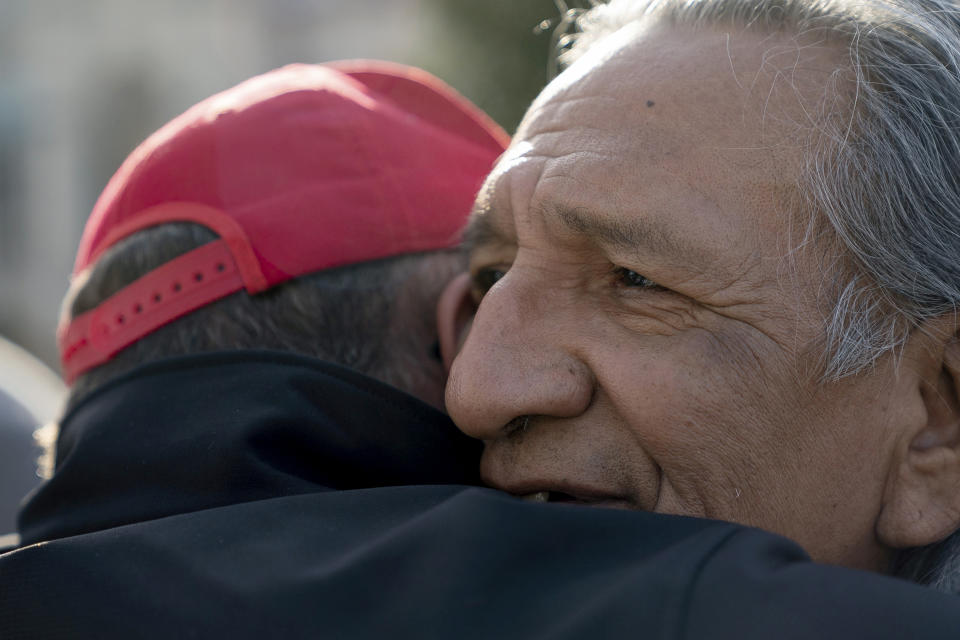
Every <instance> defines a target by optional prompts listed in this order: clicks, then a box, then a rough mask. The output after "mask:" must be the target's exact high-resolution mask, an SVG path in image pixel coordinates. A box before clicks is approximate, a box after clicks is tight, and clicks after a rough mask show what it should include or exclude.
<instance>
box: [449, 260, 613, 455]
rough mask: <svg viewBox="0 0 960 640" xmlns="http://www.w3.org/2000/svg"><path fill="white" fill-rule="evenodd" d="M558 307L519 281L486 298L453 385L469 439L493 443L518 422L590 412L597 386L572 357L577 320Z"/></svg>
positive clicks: (454, 410) (513, 277)
mask: <svg viewBox="0 0 960 640" xmlns="http://www.w3.org/2000/svg"><path fill="white" fill-rule="evenodd" d="M557 302H558V301H557V300H556V298H555V297H553V298H551V296H549V295H547V293H546V292H543V291H541V290H537V288H536V287H535V286H530V285H527V284H525V283H524V281H523V278H522V276H519V275H518V274H514V273H510V274H508V275H507V276H506V277H505V278H504V279H503V280H502V281H501V282H500V283H498V285H497V286H495V287H494V288H493V289H491V290H490V291H489V292H488V293H487V295H486V296H485V297H484V299H483V301H482V303H481V304H480V307H479V309H477V315H476V318H475V319H474V323H473V327H472V328H471V330H470V335H469V336H468V337H467V340H466V342H465V343H464V345H463V349H462V350H461V352H460V353H459V355H458V356H457V358H456V360H455V361H454V363H453V368H452V369H451V372H450V379H449V381H448V383H447V393H446V403H447V410H448V411H449V413H450V417H451V418H453V421H454V422H456V423H457V426H459V427H460V429H461V430H462V431H463V432H465V433H466V434H468V435H470V436H473V437H475V438H480V439H483V440H495V439H496V438H498V437H500V436H501V435H503V434H504V433H506V431H507V429H508V425H509V423H510V422H511V421H512V420H514V419H515V418H519V417H522V416H553V417H558V418H569V417H574V416H577V415H580V414H581V413H583V412H584V411H585V410H586V409H587V407H588V406H590V402H591V400H592V398H593V392H594V386H595V383H594V378H593V374H592V372H591V371H590V369H589V367H588V366H587V365H586V363H585V362H583V361H582V360H581V359H580V358H578V357H576V356H575V355H574V353H575V349H576V335H577V331H576V326H575V313H572V312H571V309H570V306H569V305H564V304H562V303H561V304H557ZM559 309H564V310H562V311H561V310H559Z"/></svg>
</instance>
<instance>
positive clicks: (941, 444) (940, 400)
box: [877, 314, 960, 549]
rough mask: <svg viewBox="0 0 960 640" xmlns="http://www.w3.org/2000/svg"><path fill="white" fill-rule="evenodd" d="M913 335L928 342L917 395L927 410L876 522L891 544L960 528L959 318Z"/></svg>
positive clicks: (904, 449) (911, 433) (932, 538)
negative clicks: (921, 333)
mask: <svg viewBox="0 0 960 640" xmlns="http://www.w3.org/2000/svg"><path fill="white" fill-rule="evenodd" d="M929 324H933V325H936V326H932V327H929V326H928V327H925V328H927V329H930V330H929V331H924V335H923V337H922V338H921V336H915V337H916V338H920V339H921V340H923V341H924V342H925V343H926V344H925V345H924V351H925V354H923V355H921V356H920V357H921V358H923V359H925V360H926V363H925V365H921V368H920V370H921V372H922V374H921V375H920V376H919V377H918V381H917V388H916V389H915V393H916V395H915V396H914V397H915V398H916V399H917V401H919V402H920V403H921V405H922V407H923V409H924V410H925V415H924V414H922V413H921V414H920V415H921V416H922V419H921V420H919V421H918V423H917V424H916V425H913V426H912V428H910V429H909V430H908V431H907V432H905V433H904V434H903V435H904V436H905V437H904V438H903V439H902V440H901V441H900V442H899V443H898V449H897V450H896V451H895V452H894V460H893V467H892V468H891V476H890V477H889V479H888V482H887V487H886V492H885V496H884V505H883V510H882V512H881V514H880V517H879V518H878V520H877V535H878V536H879V538H880V540H881V542H883V543H884V544H886V545H887V546H889V547H892V548H899V549H902V548H907V547H920V546H924V545H928V544H932V543H934V542H938V541H940V540H942V539H943V538H945V537H947V536H948V535H950V534H951V533H953V532H954V531H956V530H957V529H958V528H960V341H958V339H957V332H956V324H955V318H954V317H953V315H952V314H951V315H950V317H949V318H938V319H937V320H935V321H931V323H929Z"/></svg>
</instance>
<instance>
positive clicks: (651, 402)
mask: <svg viewBox="0 0 960 640" xmlns="http://www.w3.org/2000/svg"><path fill="white" fill-rule="evenodd" d="M765 55H766V59H764V56H765ZM842 56H843V52H842V51H840V50H838V49H832V48H829V47H826V46H811V47H804V48H803V49H800V48H798V47H797V46H796V44H795V43H794V42H792V41H791V40H788V39H787V38H786V37H781V36H768V35H755V34H750V33H737V34H736V36H735V37H733V38H731V39H730V40H729V41H728V39H727V36H726V35H725V34H724V33H721V32H720V31H716V32H700V33H698V34H697V35H696V36H694V35H692V34H691V33H689V32H686V31H675V30H671V29H669V28H666V27H658V26H656V25H637V26H634V27H631V28H629V29H627V30H626V31H621V32H620V33H619V34H617V35H615V36H613V37H611V38H609V39H608V40H607V41H606V42H604V43H602V44H600V45H598V46H597V47H594V49H593V50H591V52H590V53H589V54H588V55H587V56H586V57H585V58H583V59H581V60H579V61H578V62H577V63H576V64H574V65H573V66H572V67H571V68H570V69H568V70H567V71H566V72H565V73H564V74H562V75H561V76H560V77H559V78H558V79H557V80H555V81H554V82H553V83H551V85H550V86H549V87H548V88H547V89H546V90H545V91H544V93H543V94H542V95H541V96H540V97H539V98H538V99H537V101H536V102H535V103H534V105H533V106H532V107H531V109H530V111H529V112H528V114H527V116H526V118H525V119H524V122H523V123H522V124H521V127H520V129H519V131H518V133H517V135H516V137H515V139H514V142H513V144H512V146H511V147H510V149H509V150H508V152H507V153H506V154H505V156H504V157H503V158H502V160H501V162H500V163H499V164H498V166H497V167H496V169H495V170H494V172H493V173H492V174H491V176H490V177H489V179H488V181H487V183H486V186H485V188H484V190H483V191H482V193H481V197H480V200H479V202H478V211H477V213H476V214H475V217H474V219H473V221H472V225H473V228H472V230H471V235H472V237H473V242H474V243H475V244H474V250H473V253H472V259H471V274H472V276H473V282H474V292H473V293H474V296H475V297H476V299H477V300H478V301H479V302H480V304H479V307H478V310H477V313H476V317H475V319H474V323H473V326H472V328H471V330H470V334H469V336H468V337H467V339H466V342H465V344H464V345H463V349H462V351H461V352H460V354H459V356H458V357H457V359H456V360H455V362H454V364H453V369H452V372H451V378H450V381H449V385H448V387H447V395H446V401H447V407H448V410H449V412H450V415H451V416H452V417H453V419H454V421H455V422H456V423H457V424H458V425H459V426H460V428H461V429H462V430H464V431H465V432H466V433H468V434H469V435H472V436H474V437H477V438H481V439H483V440H484V441H485V444H486V447H485V453H484V456H483V463H482V474H483V477H484V478H485V480H486V481H487V482H489V483H490V484H491V485H493V486H495V487H498V488H501V489H504V490H506V491H509V492H511V493H514V494H518V495H519V494H529V493H533V492H543V491H548V492H551V493H550V497H551V499H552V500H562V501H567V502H576V503H583V504H593V505H600V506H610V507H623V508H630V509H644V510H652V511H658V512H664V513H673V514H686V515H693V516H703V517H709V518H718V519H724V520H731V521H736V522H741V523H745V524H749V525H754V526H758V527H762V528H764V529H768V530H771V531H774V532H778V533H781V534H784V535H786V536H788V537H791V538H793V539H795V540H796V541H798V542H800V543H801V544H802V545H803V546H804V547H805V548H806V549H807V550H808V551H809V552H810V553H811V555H812V556H813V557H814V559H817V560H820V561H825V562H831V563H837V564H843V565H847V566H852V567H861V568H867V569H881V568H883V567H884V566H885V563H886V562H887V561H888V558H889V555H890V550H891V548H892V547H893V546H896V544H897V541H898V540H904V539H905V538H902V537H901V538H897V539H896V540H894V538H895V536H892V537H885V536H884V534H883V532H882V531H881V533H878V526H879V525H878V522H881V521H883V518H884V517H888V520H890V519H891V518H894V516H892V515H889V514H888V516H884V510H885V508H887V507H888V505H889V503H890V501H891V500H894V499H895V497H896V496H897V495H899V494H896V492H895V491H894V489H893V488H891V487H892V485H894V484H896V478H898V477H899V476H900V475H902V474H901V467H902V465H903V460H904V459H905V458H907V457H908V454H907V452H908V451H909V450H910V446H911V445H910V442H911V439H912V438H914V437H915V436H916V434H917V433H919V432H920V431H921V430H923V428H924V424H925V421H926V420H927V419H928V416H929V413H930V412H929V411H928V407H927V406H926V405H925V404H924V402H925V400H924V395H923V394H922V393H921V392H920V391H918V390H920V389H922V388H924V385H927V386H929V383H928V382H924V379H927V380H933V381H934V383H935V381H936V380H937V376H938V373H937V372H938V371H939V366H940V365H939V364H937V363H936V362H933V360H936V358H935V357H934V358H933V360H931V361H930V362H928V361H927V359H926V356H925V355H918V354H926V353H928V352H931V351H935V350H936V347H930V346H929V345H926V344H920V343H919V342H918V343H916V344H911V345H908V348H907V350H906V352H905V355H904V359H903V361H902V363H901V366H900V368H899V369H898V368H897V367H896V366H895V363H894V361H893V359H892V358H884V359H883V360H881V362H880V363H879V364H878V365H877V366H876V367H875V368H874V369H873V370H871V371H869V372H867V373H866V374H862V375H858V376H855V377H851V378H847V379H845V380H843V381H840V382H827V383H824V382H821V381H819V374H820V373H821V372H822V370H823V369H822V366H823V362H822V358H823V336H824V329H823V327H824V316H825V309H828V308H829V303H828V302H825V301H824V299H823V292H824V291H827V290H828V289H829V288H828V287H824V282H823V277H824V276H823V273H824V272H823V269H822V264H823V260H824V254H823V252H821V253H820V254H818V253H817V251H815V250H801V251H793V252H791V249H793V248H795V247H796V245H797V241H798V237H799V236H798V234H799V232H802V230H803V228H804V225H805V224H806V218H805V217H804V216H803V215H802V213H801V212H799V211H797V210H796V209H794V208H793V207H794V205H792V204H790V203H791V202H795V201H796V200H797V199H796V198H793V197H792V196H793V195H795V193H796V183H797V179H798V176H799V175H800V169H801V162H802V158H803V154H802V151H803V149H802V144H803V143H804V141H805V140H807V138H806V137H805V132H807V131H809V127H810V123H811V120H810V116H809V115H808V114H809V113H811V112H812V111H810V110H811V109H813V108H815V107H816V106H817V105H818V104H819V101H820V99H821V98H822V96H823V95H824V92H825V87H826V86H827V83H828V76H829V74H830V72H832V71H833V70H834V69H835V68H837V67H838V66H839V65H840V64H841V62H842ZM798 229H799V231H797V230H798ZM824 251H826V249H824ZM915 355H916V357H914V356H915ZM948 393H949V389H948ZM896 499H899V498H896ZM906 500H907V501H908V502H909V501H910V500H911V498H906ZM919 504H920V503H919V501H918V502H917V505H919ZM911 508H913V507H911ZM907 511H909V509H907ZM922 511H923V509H922V508H921V507H919V506H918V507H917V508H916V509H914V512H913V514H912V515H913V516H914V517H921V516H920V515H918V514H920V513H921V512H922ZM898 513H899V512H898ZM896 517H899V516H896ZM890 522H893V520H891V521H890ZM890 522H888V523H887V524H885V525H884V527H885V528H883V530H884V531H886V529H887V528H889V526H893V528H894V529H896V527H895V526H894V525H892V524H890ZM897 523H899V520H897ZM887 525H889V526H887ZM940 529H941V530H938V531H937V532H936V533H935V534H931V535H932V536H933V537H936V536H940V537H942V536H943V535H945V534H946V533H948V532H949V530H945V529H944V528H943V527H940ZM888 538H889V539H888ZM911 541H916V540H914V539H911Z"/></svg>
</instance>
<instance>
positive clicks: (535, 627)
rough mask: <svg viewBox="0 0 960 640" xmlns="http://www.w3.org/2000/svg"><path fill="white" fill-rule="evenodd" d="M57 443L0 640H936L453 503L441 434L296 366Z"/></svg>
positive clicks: (597, 513) (200, 383) (114, 409)
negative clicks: (56, 457) (52, 472)
mask: <svg viewBox="0 0 960 640" xmlns="http://www.w3.org/2000/svg"><path fill="white" fill-rule="evenodd" d="M63 428H64V431H63V440H62V447H61V451H60V455H61V462H60V465H59V468H58V470H57V473H56V475H55V477H54V478H53V479H52V480H51V481H50V482H49V483H48V484H47V485H46V486H44V488H43V489H42V490H41V491H40V492H38V493H37V494H36V495H35V496H34V498H33V499H32V501H31V502H30V503H29V504H28V505H27V507H26V508H25V510H24V511H23V512H22V514H21V533H22V535H23V538H24V542H25V543H27V544H28V546H25V547H23V548H21V549H19V550H17V551H13V552H10V553H7V554H5V555H3V556H0V638H4V639H6V638H173V637H177V638H183V637H197V638H211V637H217V638H219V637H224V638H274V637H277V638H398V637H399V638H455V639H458V640H459V639H467V638H737V639H750V638H763V639H768V638H785V639H790V638H817V639H821V638H844V639H845V640H849V639H851V638H880V639H883V638H950V639H951V640H956V638H960V604H958V602H957V599H956V598H953V597H951V596H946V595H942V594H938V593H935V592H932V591H929V590H927V589H924V588H921V587H917V586H914V585H911V584H907V583H905V582H901V581H897V580H893V579H889V578H884V577H880V576H875V575H871V574H866V573H861V572H856V571H849V570H844V569H839V568H832V567H824V566H819V565H815V564H813V563H811V562H810V561H809V560H808V558H807V557H806V555H805V554H804V553H803V552H802V551H801V550H800V549H799V548H798V547H797V546H796V545H794V544H793V543H791V542H789V541H787V540H784V539H782V538H779V537H777V536H773V535H770V534H766V533H763V532H760V531H756V530H753V529H749V528H744V527H739V526H736V525H733V524H729V523H722V522H715V521H708V520H699V519H693V518H680V517H669V516H661V515H654V514H647V513H635V512H625V511H614V510H603V509H585V508H582V507H576V506H569V505H551V504H528V503H524V502H521V501H518V500H516V499H513V498H510V497H509V496H505V495H503V494H500V493H498V492H495V491H491V490H488V489H481V488H476V487H471V486H468V485H470V484H472V483H475V482H476V468H477V466H476V463H477V455H478V450H477V446H476V444H475V443H473V442H472V441H470V440H467V439H464V438H462V437H461V436H460V435H459V434H458V433H457V432H455V431H454V430H453V429H452V426H451V425H450V424H449V423H448V422H447V421H446V419H445V418H444V417H443V416H442V415H441V414H439V413H438V412H436V411H434V410H432V409H431V408H429V407H427V406H426V405H423V404H422V403H419V402H418V401H417V400H415V399H413V398H410V397H408V396H405V395H403V394H401V393H399V392H397V391H395V390H392V389H390V388H389V387H386V386H384V385H381V384H379V383H376V382H375V381H372V380H369V379H366V378H364V377H363V376H359V375H357V374H354V373H351V372H349V371H346V370H343V369H341V368H338V367H335V366H332V365H328V364H324V363H321V362H318V361H315V360H311V359H308V358H300V357H296V356H289V355H282V354H266V353H243V354H216V355H208V356H199V357H192V358H183V359H178V360H176V361H169V362H167V363H161V364H157V365H154V366H150V367H146V368H144V369H142V370H140V371H138V372H136V373H134V374H132V375H130V376H127V377H125V378H124V379H122V380H119V381H117V382H115V383H113V384H111V385H109V386H108V387H106V388H104V389H102V390H101V391H99V392H97V393H96V394H94V395H92V396H91V397H90V398H88V399H87V400H86V401H84V402H83V403H82V404H81V405H79V406H78V407H76V408H75V409H74V410H73V411H72V413H71V414H70V415H69V416H68V417H67V418H66V420H65V421H64V425H63ZM435 483H446V484H435ZM40 541H46V542H40ZM30 543H35V544H30Z"/></svg>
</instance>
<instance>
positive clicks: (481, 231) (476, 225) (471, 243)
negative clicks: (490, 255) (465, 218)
mask: <svg viewBox="0 0 960 640" xmlns="http://www.w3.org/2000/svg"><path fill="white" fill-rule="evenodd" d="M507 242H509V240H508V239H507V237H506V235H504V233H503V232H502V231H500V230H499V229H497V227H496V225H495V224H494V222H493V215H492V214H491V211H490V208H489V207H487V206H477V207H475V208H474V210H473V213H471V214H470V221H469V222H468V223H467V228H466V230H465V231H464V232H463V243H462V244H463V247H464V248H466V249H467V250H468V251H472V250H474V249H476V248H477V247H482V246H484V245H488V244H496V243H500V244H505V243H507Z"/></svg>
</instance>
